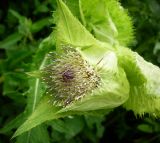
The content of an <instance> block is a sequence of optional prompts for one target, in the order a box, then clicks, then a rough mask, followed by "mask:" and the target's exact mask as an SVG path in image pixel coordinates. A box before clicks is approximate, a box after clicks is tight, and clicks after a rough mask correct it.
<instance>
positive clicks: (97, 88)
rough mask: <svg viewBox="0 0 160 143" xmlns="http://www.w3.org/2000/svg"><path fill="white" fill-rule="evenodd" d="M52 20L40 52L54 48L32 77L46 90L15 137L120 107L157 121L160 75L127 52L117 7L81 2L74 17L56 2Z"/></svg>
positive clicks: (127, 27)
mask: <svg viewBox="0 0 160 143" xmlns="http://www.w3.org/2000/svg"><path fill="white" fill-rule="evenodd" d="M97 9H98V10H97ZM71 11H72V12H73V13H72V12H71ZM95 13H96V14H95ZM54 14H55V16H54V17H56V19H55V21H56V30H55V31H54V32H53V33H52V34H51V35H50V36H49V37H47V38H46V39H45V40H44V41H42V43H41V44H40V48H41V49H45V48H46V47H47V46H49V47H51V45H50V44H48V43H50V42H51V41H54V40H55V41H56V42H55V45H54V46H55V47H56V48H55V49H52V50H50V53H49V54H47V53H46V56H45V57H44V59H45V61H47V62H46V63H45V64H44V62H43V64H42V65H43V66H41V68H40V69H39V71H36V72H33V73H30V74H31V75H34V76H36V77H38V78H39V80H41V81H42V82H44V86H45V89H46V90H45V91H44V93H43V95H44V96H43V97H42V98H41V101H40V102H39V104H38V105H37V106H36V109H35V111H34V112H33V113H32V115H31V116H30V117H28V119H27V120H26V122H24V124H22V126H20V128H18V130H17V131H16V133H15V134H14V137H15V136H18V135H20V134H21V133H23V132H25V131H28V130H30V129H31V128H33V127H35V126H37V125H39V124H41V123H43V122H45V121H47V120H52V119H57V118H60V117H65V116H69V115H75V114H98V113H101V112H103V113H104V112H105V111H107V110H108V109H112V108H115V107H117V106H120V105H122V106H123V107H124V108H126V109H127V110H132V111H133V112H134V113H135V114H138V115H140V116H142V115H144V114H145V113H149V114H150V115H152V116H159V115H160V114H159V112H160V104H159V103H160V88H159V85H160V79H158V77H160V69H159V68H158V67H156V66H155V65H153V64H151V63H148V62H147V61H145V60H144V59H143V58H142V57H140V56H139V55H138V54H137V53H136V52H133V51H131V50H130V49H128V48H126V47H127V45H128V43H129V42H131V41H132V39H133V27H132V22H131V19H130V17H129V16H128V15H127V13H126V11H125V10H124V9H123V8H122V7H121V6H120V4H119V2H117V1H116V0H105V1H102V2H100V1H99V0H87V1H86V0H80V2H79V15H76V17H75V16H74V10H73V9H69V8H68V7H67V5H66V4H65V3H64V2H63V1H62V0H57V11H56V12H55V13H54ZM91 33H92V34H91ZM46 43H47V44H46ZM46 45H47V46H46ZM52 46H53V45H52ZM46 59H47V60H46Z"/></svg>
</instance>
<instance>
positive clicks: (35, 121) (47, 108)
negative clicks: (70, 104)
mask: <svg viewBox="0 0 160 143" xmlns="http://www.w3.org/2000/svg"><path fill="white" fill-rule="evenodd" d="M58 110H59V108H58V107H55V106H53V105H52V104H49V98H47V97H46V98H44V99H43V100H42V101H41V103H40V104H38V107H37V108H36V109H35V110H34V112H33V113H32V115H31V116H30V117H29V118H28V119H27V120H26V121H25V122H24V123H23V124H22V125H21V126H20V127H19V128H18V130H17V131H16V132H15V134H14V135H13V137H16V136H18V135H20V134H22V133H24V132H26V131H28V130H30V129H31V128H33V127H35V126H37V125H39V124H41V123H43V122H44V121H48V120H51V119H56V118H58V117H59V115H56V112H57V111H58Z"/></svg>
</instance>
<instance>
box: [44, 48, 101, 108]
mask: <svg viewBox="0 0 160 143" xmlns="http://www.w3.org/2000/svg"><path fill="white" fill-rule="evenodd" d="M66 49H67V50H66V51H65V52H64V53H63V54H61V56H56V57H55V56H54V55H53V53H51V54H50V56H51V57H52V58H51V60H52V63H51V64H50V65H48V66H46V67H45V68H44V69H43V70H42V75H43V77H42V80H43V81H44V82H45V83H46V84H47V92H48V94H50V95H51V96H52V97H53V101H54V102H55V103H57V104H59V105H62V106H66V105H68V104H70V103H71V102H73V101H75V100H79V99H81V98H82V97H83V96H85V95H86V94H87V93H92V91H93V90H94V89H95V88H97V87H98V85H99V83H100V77H99V76H98V75H97V73H96V71H95V69H94V68H93V67H92V66H91V65H89V64H88V62H87V61H86V60H84V59H83V57H82V56H81V55H80V53H79V52H78V51H76V50H75V49H73V48H69V47H67V48H66Z"/></svg>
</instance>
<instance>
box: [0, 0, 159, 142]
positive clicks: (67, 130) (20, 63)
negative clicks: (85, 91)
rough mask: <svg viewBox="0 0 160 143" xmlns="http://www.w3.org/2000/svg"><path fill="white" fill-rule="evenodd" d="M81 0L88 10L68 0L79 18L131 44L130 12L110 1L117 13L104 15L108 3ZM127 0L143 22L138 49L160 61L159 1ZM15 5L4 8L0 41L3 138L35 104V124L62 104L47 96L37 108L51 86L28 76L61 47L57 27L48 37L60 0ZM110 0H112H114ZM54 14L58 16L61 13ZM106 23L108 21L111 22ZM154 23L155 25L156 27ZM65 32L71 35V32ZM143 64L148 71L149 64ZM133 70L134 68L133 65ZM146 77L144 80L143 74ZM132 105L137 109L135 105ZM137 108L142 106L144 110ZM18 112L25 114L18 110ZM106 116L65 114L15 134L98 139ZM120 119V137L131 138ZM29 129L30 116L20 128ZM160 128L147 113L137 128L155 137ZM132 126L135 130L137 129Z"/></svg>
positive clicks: (98, 33) (101, 35)
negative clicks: (119, 10) (123, 12)
mask: <svg viewBox="0 0 160 143" xmlns="http://www.w3.org/2000/svg"><path fill="white" fill-rule="evenodd" d="M81 2H82V7H83V11H85V15H83V11H81V10H82V9H81V7H79V6H80V4H79V1H73V0H68V1H66V4H67V5H68V7H69V8H70V10H71V11H72V13H73V14H74V15H75V16H76V17H78V18H79V20H80V21H81V23H82V24H83V25H84V26H85V27H86V28H87V29H88V31H90V32H91V33H92V34H93V35H94V36H95V37H96V38H97V39H99V40H101V41H103V42H109V43H111V44H112V45H114V44H115V43H116V44H117V43H120V44H121V45H123V46H126V45H128V43H129V42H130V41H131V40H132V39H133V35H132V33H133V29H132V26H131V25H130V22H127V21H128V20H130V19H127V18H128V17H122V18H121V13H119V15H118V18H117V13H116V11H114V8H113V7H114V4H113V7H108V9H109V8H110V10H113V12H112V13H111V14H108V15H107V16H106V17H103V15H101V13H103V12H106V11H105V9H104V7H103V5H101V4H100V5H98V4H99V3H98V1H96V0H95V3H96V2H97V4H96V6H97V10H96V9H93V7H94V6H95V3H92V1H83V0H82V1H81ZM122 2H123V1H122ZM123 3H124V5H125V6H126V7H127V8H129V11H130V13H131V14H133V19H134V21H135V25H136V28H137V30H136V37H137V38H136V40H137V41H135V43H134V46H133V47H135V48H134V50H136V51H138V52H139V53H140V54H141V55H143V56H144V57H145V59H147V60H148V61H152V62H154V63H155V64H158V63H159V33H158V32H157V31H158V30H157V29H160V28H159V25H158V23H157V21H158V19H159V15H158V14H157V15H156V13H158V11H159V7H158V6H159V4H158V2H157V1H155V0H154V1H152V2H150V1H147V2H146V3H143V2H138V1H124V2H123ZM83 4H84V6H83ZM88 4H92V7H91V9H89V7H85V6H87V5H88ZM10 5H11V6H10V8H9V10H8V11H7V15H6V14H4V15H5V19H4V20H3V22H2V24H1V25H0V28H1V29H2V30H1V35H2V36H1V40H2V41H1V42H0V50H1V51H2V52H1V53H2V54H0V56H2V58H1V60H0V74H1V75H0V84H1V85H2V86H3V87H2V89H1V90H2V94H3V97H2V98H0V103H1V108H2V109H3V110H2V111H3V112H1V113H0V114H1V117H0V125H4V124H6V126H5V127H3V128H2V129H1V130H0V133H1V134H3V136H2V138H0V141H1V142H7V141H8V140H9V137H11V135H12V134H13V132H14V131H15V129H16V128H17V127H18V126H20V125H21V124H22V123H23V122H24V121H25V120H26V119H27V118H28V116H29V115H31V114H32V113H33V112H34V111H35V110H37V111H38V112H35V114H33V116H31V118H30V119H29V120H28V121H30V122H32V126H33V125H34V126H35V125H38V124H40V123H41V122H42V121H44V120H49V119H52V118H53V116H54V114H53V112H50V110H48V109H50V108H52V111H56V110H59V109H57V108H55V109H54V107H51V106H49V105H48V103H47V100H46V102H41V103H40V104H39V105H38V109H36V106H37V104H38V103H39V101H40V100H41V97H42V95H43V94H44V88H45V87H44V85H43V84H42V83H41V82H40V80H39V79H35V78H33V77H28V76H26V74H25V73H26V72H28V71H34V70H40V69H42V68H43V67H44V65H45V64H46V62H47V57H46V54H47V53H48V52H49V51H50V50H54V49H55V40H54V32H53V33H52V34H51V35H50V36H49V37H48V38H45V37H47V36H48V35H49V33H51V32H52V29H51V28H50V27H51V24H52V27H54V26H55V25H54V24H53V20H52V19H51V13H50V11H51V10H52V11H54V10H55V9H56V2H55V1H54V0H53V1H47V2H46V1H45V2H40V1H38V0H35V1H34V5H32V6H31V8H30V5H29V4H27V3H25V4H24V3H22V4H20V5H21V6H22V7H23V9H19V7H18V6H16V5H15V4H14V3H12V2H11V3H10ZM110 5H112V3H111V4H110ZM141 6H142V7H143V10H142V11H141V13H140V14H139V13H136V12H137V11H139V9H138V7H141ZM155 7H156V8H155ZM14 8H16V10H13V9H14ZM77 9H78V10H77ZM148 9H150V11H148ZM22 10H24V11H22ZM29 10H32V11H29ZM94 10H95V11H94ZM100 10H101V11H100ZM136 10H137V11H136ZM17 11H19V12H17ZM98 12H99V13H98ZM1 13H2V14H3V11H1ZM19 13H21V14H19ZM94 13H96V16H97V17H95V14H94ZM91 14H94V15H91ZM23 15H25V16H23ZM48 15H49V17H48ZM144 15H146V16H148V17H149V18H148V17H147V18H148V19H149V20H150V21H149V24H150V25H148V21H146V20H147V19H145V17H144ZM27 17H28V18H27ZM110 17H111V18H110ZM53 18H54V19H56V18H55V17H53ZM123 18H124V19H123ZM108 19H109V20H108ZM103 20H104V21H103ZM154 20H155V21H154ZM113 21H114V22H113ZM124 21H125V22H126V23H125V24H126V25H125V26H124V25H123V24H122V25H120V24H118V23H122V22H124ZM6 23H7V24H6ZM104 23H108V24H107V26H106V25H105V24H104ZM17 25H18V26H17ZM62 26H64V25H62ZM72 26H75V25H72ZM152 27H154V28H155V29H154V28H152ZM125 28H128V29H125ZM143 28H144V29H143ZM77 30H78V29H77ZM143 30H144V31H143ZM117 31H118V32H119V33H122V35H121V34H119V35H117ZM78 32H81V31H78ZM148 33H151V35H152V37H151V36H150V34H148ZM155 33H156V34H155ZM8 35H9V36H8ZM125 35H127V36H129V37H128V38H126V36H125ZM63 36H65V33H64V35H63ZM144 37H145V38H144ZM44 38H45V39H44ZM51 39H52V40H51ZM63 40H64V39H63ZM65 40H67V39H65ZM87 40H88V39H87ZM141 41H142V42H141ZM87 42H88V41H87ZM82 44H83V42H82ZM88 46H89V45H88ZM44 47H45V48H44ZM150 47H151V48H150ZM148 51H149V52H148ZM151 53H153V54H151ZM122 58H124V57H122ZM128 64H130V63H128ZM131 64H132V63H131ZM122 65H123V63H122ZM124 68H125V66H124ZM126 69H127V67H126ZM141 70H142V71H143V70H144V69H141ZM127 72H128V73H129V72H130V71H127ZM146 74H148V73H146ZM132 76H134V77H132ZM129 77H130V78H129ZM129 77H128V78H129V80H130V82H132V80H133V79H132V78H135V75H134V74H131V75H129ZM133 81H134V80H133ZM140 81H142V82H143V78H142V80H140ZM133 84H134V83H133ZM122 92H123V91H122ZM153 104H154V103H153ZM157 104H158V103H157ZM25 105H26V107H25ZM44 105H45V106H44ZM84 105H85V104H84ZM126 106H127V105H126ZM71 108H72V107H71ZM73 108H74V107H73ZM131 108H132V109H134V107H131ZM140 108H141V107H140ZM85 110H86V109H85V108H84V111H85ZM147 110H150V109H147ZM47 112H48V113H47ZM102 112H103V111H102ZM137 112H139V110H138V111H137ZM148 112H149V111H148ZM20 113H21V114H20ZM113 113H115V116H116V114H117V113H116V112H113ZM18 114H20V115H19V116H17V115H18ZM44 114H45V116H43V115H44ZM119 114H121V113H119ZM16 116H17V117H16ZM62 116H64V115H62ZM15 117H16V118H15ZM60 117H61V115H60ZM120 117H122V116H119V118H120ZM14 118H15V119H14ZM45 118H46V119H45ZM119 118H117V119H119ZM122 118H123V117H122ZM13 119H14V120H13ZM33 119H34V120H33ZM110 120H112V119H110ZM102 121H104V117H103V116H102V117H93V116H88V115H87V116H84V117H82V116H69V117H66V118H63V119H56V120H53V121H49V122H46V123H45V124H41V125H39V126H37V127H35V128H33V129H32V130H30V131H28V132H26V133H24V134H22V135H21V136H19V137H17V138H16V139H13V140H12V141H13V142H17V143H23V142H24V143H29V142H31V143H32V142H33V143H36V142H98V140H99V139H100V138H101V137H102V135H103V131H104V127H103V126H102V125H101V122H102ZM106 122H107V120H106ZM113 122H114V120H113ZM119 124H120V125H121V126H120V127H118V129H117V127H116V128H115V130H117V131H116V132H118V133H117V134H118V137H117V138H119V140H121V139H122V138H125V135H127V132H128V130H127V129H126V128H127V127H126V125H124V124H125V123H124V121H121V123H119ZM109 125H112V124H109ZM1 127H2V126H1ZM122 128H125V129H126V130H125V131H122ZM28 129H30V127H29V122H28V124H26V126H24V127H23V128H21V130H20V133H21V132H23V131H26V130H28ZM159 129H160V128H159V127H158V122H156V121H151V119H145V121H143V122H141V124H139V125H138V126H137V128H136V130H137V131H142V132H148V133H151V132H152V133H153V132H155V138H154V137H153V139H152V140H153V141H154V140H155V139H157V138H158V137H157V134H158V132H159ZM130 131H131V132H132V130H130ZM20 133H19V134H20ZM107 133H108V132H107ZM152 136H154V135H152ZM145 141H146V140H145V139H144V138H142V139H140V140H138V142H145Z"/></svg>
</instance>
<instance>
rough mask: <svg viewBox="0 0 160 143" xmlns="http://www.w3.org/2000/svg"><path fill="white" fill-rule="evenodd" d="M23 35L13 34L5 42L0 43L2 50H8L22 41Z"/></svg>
mask: <svg viewBox="0 0 160 143" xmlns="http://www.w3.org/2000/svg"><path fill="white" fill-rule="evenodd" d="M22 37H23V35H22V34H20V33H13V34H11V35H9V36H8V37H7V38H6V39H4V40H3V41H0V49H1V48H2V49H8V48H9V47H11V46H12V45H14V44H16V43H17V42H18V41H20V40H21V39H22Z"/></svg>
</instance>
